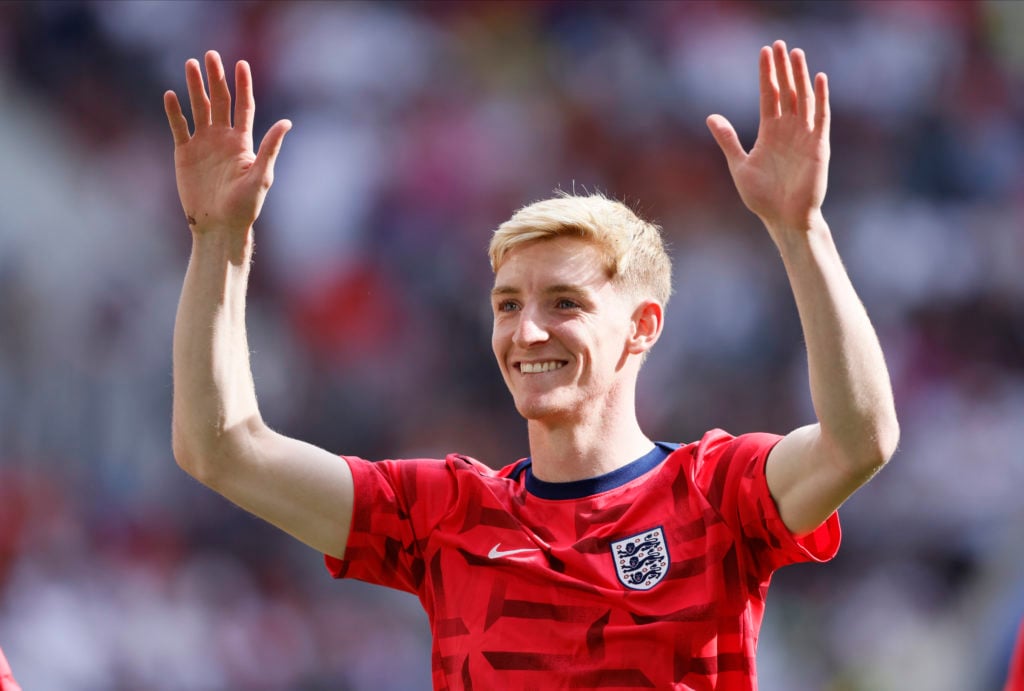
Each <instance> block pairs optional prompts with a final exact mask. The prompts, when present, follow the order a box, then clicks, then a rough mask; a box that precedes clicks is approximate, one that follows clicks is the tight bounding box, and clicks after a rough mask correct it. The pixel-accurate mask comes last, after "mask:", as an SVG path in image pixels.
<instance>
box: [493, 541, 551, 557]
mask: <svg viewBox="0 0 1024 691" xmlns="http://www.w3.org/2000/svg"><path fill="white" fill-rule="evenodd" d="M499 547H501V543H500V542H499V543H498V544H496V545H495V546H494V547H491V551H490V552H488V553H487V558H488V559H500V558H501V557H510V556H512V555H513V554H522V553H523V552H539V551H540V550H539V549H538V548H536V547H525V548H522V549H506V550H504V551H503V550H500V549H498V548H499Z"/></svg>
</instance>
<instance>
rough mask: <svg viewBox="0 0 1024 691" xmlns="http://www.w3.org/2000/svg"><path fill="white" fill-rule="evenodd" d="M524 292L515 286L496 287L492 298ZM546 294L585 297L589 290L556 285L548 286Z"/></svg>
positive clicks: (569, 285)
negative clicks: (567, 294) (569, 294)
mask: <svg viewBox="0 0 1024 691" xmlns="http://www.w3.org/2000/svg"><path fill="white" fill-rule="evenodd" d="M521 292H522V291H521V290H519V289H518V288H516V287H514V286H508V285H503V286H494V289H493V290H491V297H498V296H501V295H518V294H519V293H521ZM543 292H544V293H546V294H551V293H572V294H574V295H585V294H586V293H587V290H586V289H585V288H583V287H582V286H578V285H573V284H572V283H556V284H555V285H552V286H548V287H547V288H545V289H544V291H543Z"/></svg>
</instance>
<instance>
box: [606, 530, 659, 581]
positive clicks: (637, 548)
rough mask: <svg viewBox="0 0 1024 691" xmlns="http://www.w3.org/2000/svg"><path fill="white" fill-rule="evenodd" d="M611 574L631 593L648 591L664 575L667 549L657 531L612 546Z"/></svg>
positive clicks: (631, 537) (649, 531)
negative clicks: (613, 566)
mask: <svg viewBox="0 0 1024 691" xmlns="http://www.w3.org/2000/svg"><path fill="white" fill-rule="evenodd" d="M611 550H612V557H613V558H614V560H615V573H616V575H617V576H618V577H619V581H620V582H621V583H622V585H624V586H626V587H627V588H630V589H631V590H650V589H651V588H653V587H654V586H656V585H658V583H659V582H661V580H662V579H663V578H664V577H665V574H666V573H668V565H669V557H668V547H667V546H666V544H665V531H664V530H662V529H661V527H660V526H659V527H657V528H652V529H650V530H648V531H646V532H643V533H639V534H637V535H632V536H630V537H627V538H623V539H622V540H617V541H616V542H613V543H612V547H611Z"/></svg>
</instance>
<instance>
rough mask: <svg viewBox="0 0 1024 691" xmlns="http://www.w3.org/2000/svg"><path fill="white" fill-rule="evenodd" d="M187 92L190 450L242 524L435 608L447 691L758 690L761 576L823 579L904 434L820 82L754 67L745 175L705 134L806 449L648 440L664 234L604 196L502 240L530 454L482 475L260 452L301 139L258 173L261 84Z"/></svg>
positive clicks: (181, 145)
mask: <svg viewBox="0 0 1024 691" xmlns="http://www.w3.org/2000/svg"><path fill="white" fill-rule="evenodd" d="M206 71H207V75H208V80H209V92H208V93H207V91H206V89H205V88H204V85H203V78H202V72H201V70H200V65H199V63H198V61H196V60H190V61H189V62H188V63H186V68H185V73H186V81H187V84H188V91H189V96H190V100H191V103H192V114H193V117H194V121H195V131H194V133H192V134H190V132H189V127H188V123H187V121H186V119H185V117H184V115H183V113H182V111H181V107H180V105H179V103H178V100H177V97H176V96H175V94H174V93H173V92H167V93H166V94H165V95H164V103H165V108H166V111H167V116H168V120H169V122H170V127H171V131H172V133H173V135H174V141H175V166H176V172H177V184H178V191H179V194H180V196H181V200H182V205H183V208H184V211H185V215H186V218H187V221H188V223H189V226H190V228H191V230H192V235H193V250H192V256H191V260H190V262H189V267H188V271H187V274H186V277H185V284H184V287H183V290H182V296H181V303H180V305H179V308H178V316H177V322H176V326H175V334H174V422H173V441H174V452H175V457H176V459H177V461H178V463H179V464H180V465H181V466H182V468H184V469H185V470H186V471H188V472H189V473H190V474H192V475H193V476H195V477H196V478H198V479H199V480H200V481H202V482H203V483H205V484H207V485H208V486H210V487H211V488H213V489H215V490H216V491H218V492H220V493H221V494H223V495H224V496H226V497H227V498H228V499H230V500H231V501H233V502H235V503H236V504H238V505H240V506H242V507H243V508H245V509H247V510H249V511H251V512H252V513H254V514H256V515H257V516H260V517H262V518H264V519H266V520H268V521H270V522H271V523H273V524H274V525H277V526H278V527H280V528H281V529H283V530H285V531H287V532H289V533H290V534H292V535H294V536H295V537H297V538H298V539H300V540H302V541H303V542H305V543H306V544H308V545H310V546H312V547H314V548H315V549H318V550H320V551H321V552H323V553H324V554H325V555H326V561H327V566H328V568H329V569H330V571H331V573H332V574H333V575H334V576H336V577H351V578H359V579H363V580H367V581H370V582H375V583H380V584H383V585H387V586H391V587H395V588H401V589H404V590H407V591H410V592H412V593H415V594H416V595H418V596H419V598H420V600H421V602H422V603H423V605H424V608H425V609H426V610H427V613H428V615H429V617H430V622H431V627H432V630H433V635H434V646H433V682H434V685H435V687H437V688H471V687H474V686H475V687H476V688H538V687H539V688H553V687H569V686H572V687H619V688H623V687H625V688H655V687H657V688H664V687H669V686H674V687H676V688H684V689H690V688H692V689H698V688H699V689H704V688H719V689H752V688H756V685H757V682H756V673H755V668H754V660H755V646H756V641H757V635H758V628H759V626H760V622H761V618H762V614H763V610H764V597H765V591H766V588H767V585H768V582H769V580H770V576H771V573H772V572H773V571H774V570H775V569H776V568H778V567H779V566H782V565H784V564H788V563H792V562H795V561H802V560H825V559H829V558H831V557H832V556H833V555H834V553H835V551H836V549H837V548H838V543H839V523H838V518H837V516H836V514H835V512H836V509H837V508H838V507H839V506H840V505H841V504H842V503H843V501H844V500H845V499H846V498H847V497H849V496H850V495H851V494H852V493H853V492H854V491H855V490H856V489H857V488H858V487H860V486H861V485H862V484H864V483H865V482H866V481H867V480H868V479H869V478H870V477H871V476H872V475H874V473H875V472H877V471H878V469H879V468H880V467H881V466H882V465H884V464H885V462H886V461H887V460H888V459H889V457H890V456H891V455H892V453H893V452H894V450H895V447H896V443H897V439H898V434H899V432H898V426H897V422H896V416H895V412H894V405H893V399H892V392H891V387H890V384H889V380H888V374H887V372H886V368H885V364H884V360H883V357H882V352H881V348H880V346H879V343H878V340H877V338H876V336H875V334H874V331H873V329H872V327H871V325H870V322H869V320H868V317H867V314H866V313H865V311H864V309H863V307H862V305H861V303H860V301H859V299H858V298H857V296H856V294H855V292H854V289H853V287H852V285H851V284H850V281H849V279H848V278H847V276H846V273H845V271H844V269H843V267H842V264H841V262H840V259H839V256H838V254H837V252H836V249H835V246H834V244H833V242H832V237H831V234H830V230H829V227H828V225H827V224H826V222H825V220H824V218H823V216H822V214H821V204H822V201H823V200H824V195H825V187H826V180H827V169H828V159H829V144H828V131H829V100H828V88H827V82H826V79H825V76H824V75H823V74H818V75H817V76H816V77H815V78H814V81H813V83H812V81H811V77H810V75H809V73H808V69H807V63H806V60H805V57H804V55H803V53H802V51H800V50H793V51H792V52H790V51H788V50H787V48H786V45H785V44H784V43H783V42H781V41H777V42H776V43H775V44H774V45H773V46H772V47H765V48H762V50H761V53H760V84H761V86H760V90H761V106H760V110H761V125H760V129H759V132H758V139H757V142H756V144H755V146H754V148H753V149H752V150H751V151H750V152H749V153H747V152H746V151H744V149H743V148H742V146H741V145H740V143H739V140H738V138H737V136H736V133H735V131H734V130H733V128H732V126H731V125H730V124H729V122H728V121H727V120H726V119H725V118H723V117H721V116H719V115H712V116H711V117H709V118H708V121H707V124H708V126H709V128H710V130H711V133H712V134H713V136H714V137H715V139H716V141H717V142H718V144H719V146H720V147H721V148H722V151H723V152H724V154H725V156H726V160H727V162H728V166H729V170H730V172H731V173H732V176H733V179H734V181H735V184H736V186H737V189H738V190H739V193H740V196H741V198H742V200H743V201H744V203H745V204H746V205H747V207H748V208H750V209H751V211H753V212H754V213H755V214H757V215H758V216H759V217H760V218H761V220H762V222H763V223H764V225H765V227H766V228H767V230H768V232H769V234H770V236H771V238H772V239H773V240H774V242H775V244H776V246H777V247H778V249H779V252H780V254H781V256H782V260H783V263H784V265H785V268H786V271H787V273H788V275H789V278H790V282H791V285H792V289H793V294H794V296H795V298H796V304H797V308H798V310H799V314H800V319H801V323H802V325H803V331H804V337H805V339H806V343H807V349H808V362H809V368H810V385H811V394H812V399H813V403H814V407H815V411H816V413H817V418H818V421H817V422H816V423H815V424H812V425H808V426H806V427H802V428H800V429H797V430H795V431H793V432H790V433H789V434H788V435H786V436H785V437H778V436H775V435H769V434H749V435H743V436H739V437H733V436H730V435H728V434H726V433H725V432H722V431H721V430H715V431H711V432H708V433H707V434H706V435H704V437H703V438H702V439H701V440H699V441H696V442H692V443H687V444H682V445H678V444H663V443H657V444H655V443H654V442H652V441H651V440H650V439H649V438H648V437H647V436H646V435H645V434H644V432H643V431H642V430H641V428H640V426H639V424H638V422H637V419H636V413H635V401H634V394H635V389H636V380H637V375H638V372H639V370H640V367H641V364H642V362H643V360H644V358H645V356H646V355H647V353H648V352H649V351H650V349H651V348H652V347H653V346H654V344H655V343H656V342H657V340H658V338H659V337H660V335H661V333H662V326H663V319H664V305H665V303H666V301H667V300H668V294H669V292H670V289H669V286H670V278H669V265H668V258H667V256H666V254H665V250H664V247H663V245H662V241H661V237H660V232H659V231H658V229H657V228H656V227H654V226H652V225H650V224H648V223H645V222H643V221H641V220H640V219H638V218H637V217H636V216H635V215H634V214H633V213H632V212H631V211H629V210H628V209H626V208H625V207H624V206H622V205H621V204H617V203H615V202H611V201H609V200H607V199H604V198H602V197H586V198H578V197H570V196H566V197H561V198H556V199H553V200H546V201H543V202H539V203H536V204H533V205H531V206H528V207H526V208H524V209H521V210H520V211H519V212H517V213H516V214H515V215H514V216H513V218H512V219H511V220H509V221H508V222H506V223H505V224H503V225H502V226H501V228H499V229H498V231H497V232H496V233H495V234H494V237H493V239H492V242H491V249H490V255H491V262H492V266H493V268H494V271H495V284H494V289H493V291H492V295H491V301H492V307H493V313H494V330H493V335H492V346H493V349H494V353H495V356H496V359H497V362H498V367H499V369H500V370H501V373H502V375H503V377H504V379H505V382H506V384H507V385H508V388H509V390H510V392H511V393H512V396H513V399H514V401H515V405H516V408H517V410H518V411H519V413H520V414H521V415H522V416H523V417H525V418H526V420H527V426H528V431H529V442H530V456H529V457H528V458H526V459H523V460H522V461H520V462H519V463H516V464H514V465H512V466H509V467H507V468H504V469H502V470H500V471H493V470H490V469H489V468H487V467H486V466H484V465H483V464H481V463H478V462H477V461H474V460H472V459H469V458H466V457H464V456H460V455H457V454H452V455H449V456H448V457H447V458H446V459H443V460H427V459H420V460H405V461H382V462H378V463H369V462H367V461H364V460H361V459H357V458H351V457H343V459H344V460H339V459H338V457H337V456H335V455H333V454H331V453H328V452H326V451H323V450H321V449H318V448H316V447H314V446H311V445H309V444H306V443H303V442H301V441H296V440H294V439H289V438H287V437H285V436H283V435H280V434H278V433H276V432H274V431H273V430H271V429H270V428H269V427H268V426H267V425H266V424H265V423H264V422H263V420H262V418H261V416H260V413H259V409H258V407H257V403H256V395H255V391H254V386H253V380H252V375H251V372H250V367H249V356H248V353H249V348H248V345H247V342H246V336H245V325H244V317H245V292H246V285H247V279H248V273H249V266H250V257H251V252H252V236H253V223H254V222H255V220H256V218H257V216H258V215H259V211H260V208H261V206H262V203H263V200H264V197H265V195H266V192H267V190H268V189H269V188H270V185H271V183H272V180H273V168H274V161H275V159H276V156H277V154H278V152H279V150H280V147H281V143H282V141H283V139H284V136H285V134H286V132H287V131H288V129H289V128H290V123H289V122H288V121H286V120H282V121H279V122H277V123H275V124H274V125H273V126H272V127H271V128H270V130H269V131H268V132H267V134H266V136H265V137H264V139H263V141H262V143H261V145H260V147H259V151H258V153H255V154H254V153H253V149H252V143H253V142H252V123H253V109H254V103H253V94H252V82H251V76H250V73H249V68H248V66H247V65H246V63H244V62H239V63H238V65H237V66H236V68H235V87H236V101H235V105H234V111H233V112H234V122H233V124H232V108H231V94H230V92H229V88H228V84H227V80H226V77H225V74H224V68H223V66H222V64H221V61H220V58H219V56H218V55H217V54H216V53H214V52H212V51H211V52H209V53H207V54H206Z"/></svg>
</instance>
